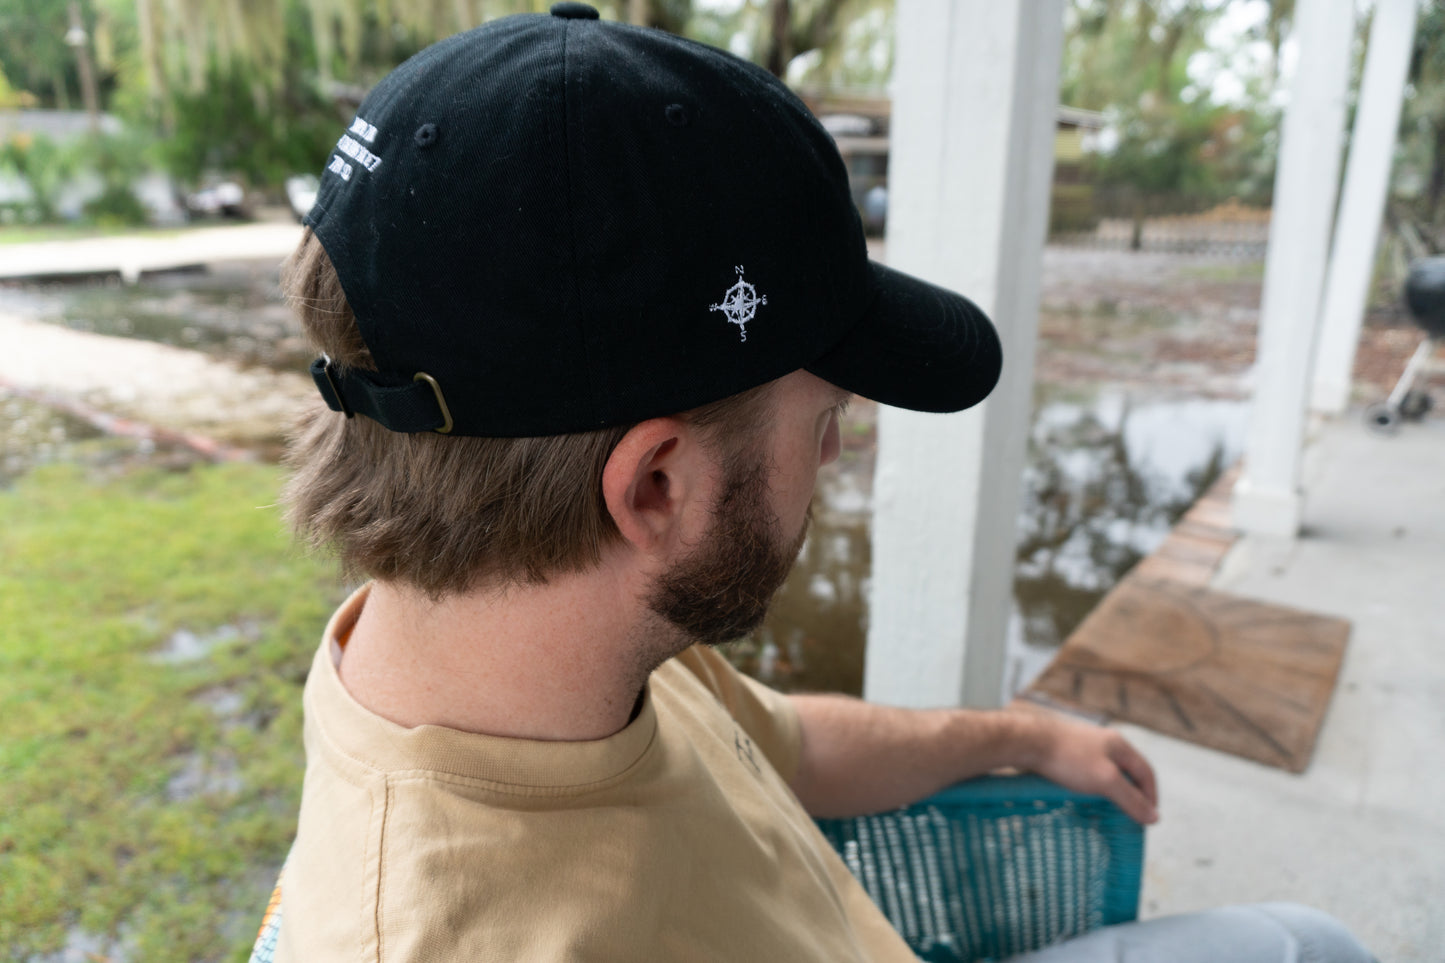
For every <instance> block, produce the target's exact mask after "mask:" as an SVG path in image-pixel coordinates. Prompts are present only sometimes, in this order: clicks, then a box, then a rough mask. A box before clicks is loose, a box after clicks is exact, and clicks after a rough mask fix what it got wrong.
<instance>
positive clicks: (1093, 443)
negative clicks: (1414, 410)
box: [0, 248, 1420, 692]
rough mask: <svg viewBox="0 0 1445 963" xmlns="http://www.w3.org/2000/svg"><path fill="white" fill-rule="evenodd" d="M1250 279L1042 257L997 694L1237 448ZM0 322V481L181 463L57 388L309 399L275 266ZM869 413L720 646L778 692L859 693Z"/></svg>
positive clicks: (1246, 366) (1200, 263)
mask: <svg viewBox="0 0 1445 963" xmlns="http://www.w3.org/2000/svg"><path fill="white" fill-rule="evenodd" d="M1261 275H1262V270H1261V265H1260V264H1259V262H1258V261H1253V260H1241V259H1237V258H1226V257H1218V256H1197V255H1177V254H1157V253H1130V252H1123V251H1101V250H1085V249H1069V248H1050V249H1049V250H1048V252H1047V253H1046V257H1045V285H1044V294H1043V309H1042V312H1041V317H1040V345H1039V351H1038V364H1037V370H1036V376H1037V379H1038V389H1037V392H1036V409H1035V417H1034V424H1033V429H1032V432H1031V435H1030V438H1029V463H1028V467H1027V469H1026V472H1025V478H1024V486H1025V488H1024V497H1023V509H1022V513H1021V516H1020V519H1019V529H1020V541H1019V550H1018V560H1017V569H1016V580H1015V601H1016V608H1015V615H1014V619H1013V625H1012V628H1011V631H1010V646H1011V651H1012V653H1013V656H1012V660H1011V666H1010V669H1009V673H1008V681H1009V684H1010V686H1011V688H1013V689H1017V688H1020V687H1022V686H1023V685H1026V684H1027V683H1028V682H1029V681H1030V680H1031V679H1032V677H1033V675H1034V674H1036V673H1037V672H1038V671H1039V670H1040V669H1041V668H1042V667H1043V665H1044V664H1045V663H1046V662H1047V660H1048V658H1049V657H1050V656H1051V654H1052V652H1053V650H1054V648H1056V647H1057V646H1058V644H1060V642H1062V640H1063V639H1064V638H1065V637H1066V636H1067V635H1068V634H1069V632H1071V631H1072V629H1073V628H1074V626H1076V625H1077V624H1078V622H1079V621H1080V620H1081V619H1082V618H1083V616H1084V615H1085V614H1087V613H1088V611H1089V610H1090V609H1092V608H1093V606H1094V605H1095V603H1096V602H1097V601H1098V599H1099V598H1101V597H1102V596H1103V594H1104V593H1105V592H1107V591H1108V589H1109V588H1111V587H1112V586H1113V585H1114V584H1115V582H1117V580H1118V579H1119V578H1120V577H1121V576H1122V574H1123V573H1124V572H1125V571H1127V570H1128V568H1129V567H1130V566H1132V565H1133V564H1134V563H1135V562H1136V561H1138V560H1139V559H1140V558H1141V557H1143V556H1144V555H1146V554H1148V553H1149V552H1150V551H1151V550H1152V549H1153V548H1154V547H1155V546H1156V545H1157V544H1158V543H1159V542H1160V541H1162V540H1163V538H1164V537H1165V535H1166V534H1167V533H1168V530H1169V528H1170V526H1171V525H1172V524H1173V522H1174V521H1175V519H1177V517H1178V516H1179V515H1180V514H1181V513H1182V512H1183V511H1184V510H1185V509H1187V508H1188V506H1189V505H1190V504H1191V503H1192V502H1193V501H1194V500H1195V498H1197V497H1198V495H1199V494H1200V493H1201V492H1202V491H1203V490H1204V489H1205V488H1206V487H1207V486H1208V485H1209V484H1210V483H1211V482H1212V481H1213V480H1214V478H1215V477H1217V475H1218V473H1219V472H1220V471H1222V470H1223V469H1224V468H1225V467H1227V466H1228V465H1229V464H1230V463H1232V462H1233V461H1234V460H1235V459H1236V458H1237V457H1238V454H1239V451H1240V449H1241V446H1242V443H1243V432H1244V427H1245V423H1246V418H1247V407H1246V403H1245V399H1246V398H1247V396H1248V392H1249V377H1250V366H1251V364H1252V361H1253V353H1254V337H1255V324H1256V319H1257V314H1258V305H1259V297H1260V281H1261ZM35 321H40V322H44V324H43V325H36V324H34V323H33V322H35ZM0 322H3V323H4V324H6V325H8V327H7V329H6V339H7V341H9V342H10V343H11V345H12V348H11V351H12V352H13V351H14V350H15V347H14V346H15V345H16V344H19V346H20V350H24V348H25V346H26V345H27V344H28V345H31V347H32V348H33V349H34V350H35V351H36V358H37V359H38V360H36V361H35V362H33V363H18V364H17V363H14V362H13V361H12V365H11V368H10V369H8V370H7V369H5V367H4V363H5V362H4V359H0V485H3V484H5V483H7V480H8V479H11V478H14V477H16V476H17V475H18V474H19V473H22V472H24V471H26V470H28V469H29V468H30V467H31V466H33V465H35V464H39V463H42V462H46V461H54V460H57V459H66V458H86V459H90V460H101V461H106V460H109V461H116V462H124V461H126V460H134V459H166V460H167V461H168V463H170V464H173V465H183V464H184V463H185V462H186V461H187V460H188V459H193V458H196V457H200V456H199V455H198V454H197V453H196V449H195V448H194V446H191V447H188V446H187V444H184V443H179V442H177V443H172V440H168V439H169V438H170V436H164V437H162V438H161V440H160V441H159V442H158V441H157V440H156V438H155V437H154V436H152V437H140V436H138V437H132V438H129V439H127V438H110V439H108V440H105V441H104V442H103V443H100V444H97V442H96V436H98V435H100V434H102V432H101V431H100V430H99V429H98V428H97V427H96V424H97V423H98V422H97V419H96V418H94V417H75V416H73V415H72V414H66V413H64V412H62V411H59V410H57V408H56V407H55V405H54V404H52V403H50V401H53V400H54V398H55V397H56V396H57V393H60V394H64V395H66V396H67V397H79V398H81V399H82V400H83V401H84V402H85V404H84V405H82V406H81V408H80V409H75V408H72V409H71V410H72V411H75V410H79V411H80V412H81V414H82V415H85V412H86V411H87V410H88V411H90V412H116V413H120V414H123V415H125V416H127V417H129V418H133V419H139V420H141V421H142V422H145V423H160V424H163V425H165V426H166V427H167V428H168V429H170V430H171V431H172V432H179V433H185V432H200V433H203V434H206V435H208V436H213V437H220V438H223V439H225V440H227V441H229V442H231V443H233V444H240V445H243V446H250V447H251V449H253V450H255V451H257V452H259V453H260V454H261V455H262V456H263V457H274V456H275V454H276V451H277V439H278V437H279V433H280V428H281V426H282V424H283V423H284V421H285V415H284V412H285V411H288V410H291V409H293V408H294V406H295V405H296V404H297V403H298V400H299V399H302V398H309V394H310V392H311V388H310V385H309V379H307V378H306V377H305V376H304V374H303V373H302V372H304V368H305V365H306V363H307V362H308V361H309V360H310V356H309V353H308V352H307V351H306V349H305V345H304V343H303V341H302V339H301V338H300V334H299V330H298V329H297V326H296V324H295V322H294V321H293V320H292V318H291V317H290V315H289V312H288V311H287V309H286V307H285V306H284V304H283V303H282V301H281V298H280V293H279V289H278V287H277V283H276V268H275V265H274V264H273V263H245V262H233V263H228V264H221V265H215V266H213V267H212V268H211V269H210V270H208V271H204V272H176V273H171V274H164V275H158V276H152V277H147V278H146V279H144V280H143V281H142V283H141V284H139V285H136V286H132V287H125V286H121V285H120V284H119V282H117V281H113V280H112V281H105V280H99V281H89V282H72V283H65V284H60V283H55V284H46V285H16V284H9V285H0ZM64 331H68V332H74V333H75V334H74V336H73V337H72V336H66V337H60V332H64ZM97 336H99V337H97ZM116 337H120V338H124V339H126V340H125V341H124V342H119V341H116V340H115V338H116ZM47 338H49V340H48V341H47ZM57 339H58V340H57ZM1419 339H1420V332H1419V331H1418V329H1416V328H1414V327H1412V326H1411V325H1409V324H1408V322H1407V321H1405V320H1404V319H1403V318H1401V317H1399V316H1398V315H1392V314H1391V313H1390V312H1389V311H1384V312H1380V313H1378V314H1377V316H1376V317H1375V318H1374V323H1373V324H1372V325H1371V326H1369V327H1367V329H1366V332H1365V336H1364V340H1363V343H1362V348H1361V355H1360V364H1359V366H1358V370H1357V376H1358V377H1359V378H1361V379H1363V380H1362V382H1361V391H1362V392H1363V393H1364V395H1366V396H1367V397H1368V398H1369V400H1373V398H1377V397H1382V396H1383V395H1384V394H1385V393H1386V392H1387V391H1388V389H1389V387H1390V386H1391V385H1392V384H1393V382H1394V379H1395V378H1396V377H1398V375H1399V372H1400V371H1401V370H1402V369H1403V366H1404V362H1405V359H1406V357H1408V355H1409V353H1410V352H1411V351H1412V350H1413V348H1414V346H1415V345H1416V344H1417V343H1418V341H1419ZM141 344H148V345H149V347H147V348H141V347H140V345H141ZM122 346H124V347H125V351H124V352H123V351H122ZM126 352H129V353H126ZM57 356H59V357H60V359H61V360H60V361H57V360H56V357H57ZM62 362H63V363H62ZM66 364H69V367H67V366H66ZM7 385H8V388H7ZM875 418H876V411H875V409H874V407H873V405H871V404H870V403H867V402H861V401H860V402H857V403H855V404H854V405H853V407H852V408H851V409H850V411H849V413H848V416H847V420H846V423H845V425H844V430H843V434H844V451H843V456H842V457H841V458H840V459H839V461H838V463H837V464H836V465H834V466H831V467H830V468H829V469H828V470H827V471H826V472H825V474H824V476H823V478H822V480H821V485H820V497H819V500H818V505H817V509H816V513H815V514H816V522H815V527H814V530H813V533H812V535H811V537H810V538H809V540H808V543H807V545H806V546H805V548H804V552H803V556H802V558H801V560H800V563H799V566H798V568H797V569H796V570H795V572H794V573H793V576H792V577H791V578H790V580H789V582H788V584H787V585H786V586H785V587H784V589H783V591H782V593H781V594H780V597H779V598H778V601H777V604H776V606H775V608H774V611H773V614H772V615H771V616H770V618H769V621H768V623H767V624H766V626H765V627H764V629H763V630H762V631H761V632H760V633H759V634H758V636H757V637H756V639H753V640H750V641H747V642H744V643H739V644H738V645H737V646H736V647H735V649H734V652H733V657H734V659H735V660H736V661H737V662H739V663H740V664H742V665H743V666H744V667H746V668H748V669H749V670H751V671H753V672H755V673H756V674H757V675H758V676H759V677H761V678H763V679H765V680H767V681H770V682H772V683H773V684H775V685H777V686H779V687H781V688H808V689H835V690H841V691H851V692H858V691H860V689H861V686H862V677H863V638H864V633H865V631H866V624H867V606H866V602H865V599H866V596H867V576H868V571H869V564H870V558H869V542H868V522H869V515H870V503H871V483H872V467H873V443H874V432H875Z"/></svg>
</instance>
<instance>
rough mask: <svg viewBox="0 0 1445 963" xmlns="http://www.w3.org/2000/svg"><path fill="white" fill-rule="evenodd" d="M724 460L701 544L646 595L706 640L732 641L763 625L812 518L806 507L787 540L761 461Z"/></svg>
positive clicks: (690, 632) (662, 611)
mask: <svg viewBox="0 0 1445 963" xmlns="http://www.w3.org/2000/svg"><path fill="white" fill-rule="evenodd" d="M730 461H731V464H730V465H729V466H728V468H727V476H726V478H725V479H724V484H723V491H722V494H721V495H720V496H719V497H718V501H717V504H716V505H715V506H714V507H713V521H712V525H711V526H710V527H709V528H708V531H707V534H706V535H705V536H704V537H703V540H702V543H701V544H700V545H698V547H697V548H696V549H694V550H693V552H692V553H691V554H690V555H688V556H687V557H686V558H684V559H683V560H682V561H681V562H679V563H678V564H677V566H676V567H675V568H674V569H673V570H672V571H671V572H669V573H668V574H666V575H664V576H662V577H661V578H660V579H658V581H657V585H656V587H655V589H654V591H653V593H652V597H651V598H650V599H649V600H648V604H649V605H650V606H651V608H652V611H653V612H655V613H657V614H658V615H660V616H662V618H664V619H666V620H667V621H668V622H669V623H671V624H672V625H673V626H674V627H675V628H677V629H678V630H679V631H681V632H682V633H683V634H684V635H686V636H687V637H688V638H689V639H690V640H692V641H694V642H701V643H703V644H704V645H721V644H722V643H724V642H732V641H733V640H735V639H739V638H742V637H743V636H745V635H747V634H748V633H749V632H751V631H753V630H754V629H756V628H757V627H758V626H759V625H761V624H762V621H763V618H764V616H766V615H767V614H768V606H769V605H771V604H772V601H773V596H774V595H775V594H777V591H778V589H779V588H781V587H782V585H783V582H784V580H786V579H787V577H788V572H789V571H791V570H792V568H793V563H794V562H795V561H797V558H798V552H799V551H800V550H801V549H802V547H803V540H804V539H805V538H806V537H807V534H808V525H809V523H811V522H812V518H813V510H812V508H811V506H810V507H809V509H808V515H807V517H806V518H805V520H804V522H803V527H802V529H801V530H800V531H799V532H798V534H797V536H796V537H794V538H793V539H791V541H785V536H784V535H783V533H782V531H781V528H782V523H781V522H780V521H779V520H778V517H777V515H776V514H775V513H774V512H773V511H772V509H771V508H770V507H769V504H768V499H769V495H770V494H771V492H770V490H769V488H768V474H769V472H768V466H767V464H766V462H765V461H764V460H763V459H762V458H761V457H758V456H752V457H751V458H749V457H748V456H747V455H744V456H742V457H740V458H735V459H731V460H730Z"/></svg>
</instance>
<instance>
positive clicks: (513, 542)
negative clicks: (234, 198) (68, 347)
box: [282, 228, 772, 598]
mask: <svg viewBox="0 0 1445 963" xmlns="http://www.w3.org/2000/svg"><path fill="white" fill-rule="evenodd" d="M282 289H283V290H284V291H285V293H286V295H287V297H288V298H289V299H290V300H291V301H292V303H293V304H294V305H296V307H297V310H298V312H299V314H300V317H301V323H302V327H303V328H304V330H305V332H306V335H307V337H308V338H309V339H310V341H311V343H312V345H313V347H315V348H316V349H317V350H318V351H320V352H322V353H324V354H326V355H327V356H329V357H330V358H331V360H332V361H333V362H334V363H336V364H337V365H340V366H341V367H343V368H346V367H354V368H360V369H365V370H370V371H374V370H376V365H375V363H374V362H373V360H372V357H371V352H370V350H369V349H368V348H367V347H366V343H365V342H364V341H363V340H362V337H361V332H360V331H359V330H358V328H357V326H356V318H355V316H354V315H353V314H352V310H351V306H350V304H348V303H347V300H346V295H345V293H344V292H343V291H342V289H341V281H340V279H339V278H338V277H337V275H336V269H335V268H334V267H333V266H332V264H331V259H330V258H329V257H328V256H327V254H326V251H325V250H324V249H323V248H322V247H321V243H320V242H319V241H317V240H316V238H315V237H314V236H313V235H312V233H311V230H310V228H307V230H306V232H305V234H304V236H303V238H302V241H301V244H300V246H298V247H297V249H296V251H295V253H293V254H292V255H291V257H290V258H289V259H288V260H287V262H286V264H285V266H284V267H283V269H282ZM771 399H772V392H771V390H770V386H769V385H762V386H760V387H757V388H753V389H751V390H749V391H745V392H743V393H741V394H737V395H733V396H732V397H730V398H725V399H723V400H721V401H717V402H714V403H712V404H709V405H705V406H703V407H701V408H697V409H694V410H693V411H690V412H686V413H683V417H685V418H687V420H688V421H689V422H691V423H692V424H694V425H696V426H697V427H699V428H700V429H702V431H703V437H704V441H705V442H706V443H707V444H709V445H710V446H712V447H713V449H714V450H715V451H717V452H719V454H721V455H722V456H723V457H724V458H725V459H730V458H735V457H736V456H737V455H738V454H739V453H740V452H741V451H743V450H745V449H747V448H748V447H749V446H750V445H752V444H753V443H754V440H755V439H756V438H757V436H758V434H759V432H760V430H761V428H760V426H762V425H765V424H766V423H767V413H768V407H769V405H770V403H771ZM631 428H632V425H617V426H613V427H610V428H602V429H599V430H596V431H587V432H578V433H575V434H567V435H551V436H545V437H536V438H473V437H451V436H445V435H439V434H437V433H435V432H430V431H428V432H419V433H416V434H405V433H399V432H392V431H389V430H388V429H386V428H384V427H382V426H381V425H380V424H378V423H377V422H375V421H373V420H371V419H370V418H367V417H364V416H358V417H353V418H347V417H344V416H342V415H341V414H339V413H337V412H334V411H332V410H331V409H330V408H328V407H326V406H325V405H324V404H322V403H321V402H320V401H318V402H317V403H316V404H315V405H313V406H312V407H311V408H310V409H308V410H307V412H306V413H305V414H304V415H303V416H302V417H301V419H300V421H299V422H298V424H297V426H296V428H295V430H294V432H293V434H292V437H291V440H290V444H289V446H288V450H287V454H286V462H287V464H288V466H289V467H290V468H291V469H292V475H291V478H290V480H289V481H288V483H287V485H286V488H285V490H284V492H283V493H282V501H283V502H284V504H285V506H286V518H287V521H288V522H289V523H290V524H291V526H292V527H293V528H294V529H295V530H296V532H297V533H298V534H299V535H301V536H302V537H303V538H305V539H306V540H307V541H309V542H310V543H311V544H312V545H313V546H315V547H318V548H327V547H329V548H331V549H333V550H334V551H335V552H336V553H337V555H338V556H339V557H340V559H341V562H342V564H343V565H344V567H345V568H346V570H347V571H348V572H349V573H351V574H365V575H367V576H370V577H372V578H376V579H381V580H384V581H394V582H402V583H406V584H409V585H412V586H414V587H416V588H418V589H421V590H422V591H424V592H426V593H427V594H428V595H431V596H432V597H434V598H435V597H440V596H443V595H447V594H451V593H456V592H464V591H467V590H469V589H472V588H474V587H476V586H478V585H481V584H487V583H492V584H506V583H518V582H520V583H536V582H541V581H545V580H546V579H547V578H548V577H549V576H552V575H557V574H561V573H565V572H574V571H581V570H583V569H586V568H588V567H590V566H592V565H595V564H597V562H598V561H600V559H601V552H602V549H603V548H604V547H605V546H606V545H607V544H608V543H609V542H611V541H613V540H614V539H617V538H620V537H621V535H620V534H619V532H618V530H617V526H616V524H615V523H614V522H613V520H612V516H611V514H610V513H609V512H608V510H607V505H606V503H605V501H604V499H603V496H602V470H603V468H604V467H605V466H606V464H607V459H608V458H609V457H610V456H611V454H612V451H613V449H614V448H616V446H617V444H618V442H620V441H621V440H622V437H623V436H624V435H625V434H627V432H628V431H629V430H630V429H631Z"/></svg>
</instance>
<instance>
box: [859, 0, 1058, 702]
mask: <svg viewBox="0 0 1445 963" xmlns="http://www.w3.org/2000/svg"><path fill="white" fill-rule="evenodd" d="M896 38H897V39H896V43H897V51H896V54H897V55H896V57H895V58H894V59H895V63H896V64H897V67H896V68H895V72H894V81H893V121H892V143H891V147H890V157H889V176H888V208H889V209H888V262H889V263H890V264H891V265H893V266H894V267H897V268H900V269H902V270H904V271H908V272H910V273H913V274H917V275H920V276H921V277H924V278H926V279H928V280H930V281H933V282H934V283H936V284H940V285H943V286H944V287H948V288H951V289H954V290H957V291H960V292H962V293H964V294H966V295H967V296H968V297H970V298H972V299H973V300H974V301H975V302H977V303H978V305H979V306H980V307H981V308H983V310H984V311H985V312H987V313H988V315H989V316H990V317H992V318H993V319H994V322H995V323H996V324H997V325H998V326H999V331H1000V334H1001V335H1002V337H1003V346H1004V374H1003V380H1002V382H1001V383H1000V384H999V386H998V388H996V389H995V390H994V393H993V395H992V396H991V398H990V399H989V400H988V401H987V402H985V403H984V404H983V405H982V406H980V407H979V408H976V409H973V410H970V411H967V412H962V413H960V414H956V415H927V414H918V413H914V412H905V411H900V410H898V409H893V408H883V409H881V410H880V413H879V418H878V439H879V441H878V467H877V471H876V475H875V479H874V489H873V490H874V513H873V579H872V595H871V603H870V616H869V626H868V653H867V660H866V665H865V670H864V683H863V692H864V696H865V697H866V698H868V699H870V700H875V701H879V702H884V703H889V704H892V705H908V706H942V705H959V704H964V705H973V706H996V705H998V704H999V703H1000V702H1001V699H1002V690H1003V669H1004V637H1005V630H1006V628H1007V625H1008V617H1009V611H1010V603H1011V598H1012V586H1013V560H1014V543H1015V537H1016V536H1015V521H1016V517H1017V515H1018V508H1019V495H1020V493H1019V487H1020V478H1021V474H1022V471H1023V461H1024V450H1025V440H1026V436H1027V433H1028V428H1029V422H1030V417H1029V414H1030V408H1031V404H1032V398H1031V394H1032V386H1033V365H1034V342H1035V340H1036V337H1037V333H1038V302H1039V275H1040V272H1041V268H1042V264H1041V262H1042V256H1043V242H1044V233H1045V228H1046V222H1047V217H1048V205H1049V182H1050V179H1051V177H1052V173H1053V145H1054V125H1055V115H1056V112H1057V106H1058V74H1059V57H1060V49H1061V44H1062V38H1063V3H1062V0H1033V2H1030V3H1026V4H1014V3H999V2H997V0H900V2H899V4H898V9H897V30H896Z"/></svg>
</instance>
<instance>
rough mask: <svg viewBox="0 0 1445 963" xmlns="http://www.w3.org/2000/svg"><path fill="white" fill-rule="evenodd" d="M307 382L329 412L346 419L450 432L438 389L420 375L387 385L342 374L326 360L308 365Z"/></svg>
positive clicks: (367, 375)
mask: <svg viewBox="0 0 1445 963" xmlns="http://www.w3.org/2000/svg"><path fill="white" fill-rule="evenodd" d="M310 370H311V380H312V381H314V382H316V389H317V390H318V391H320V392H321V397H322V398H323V399H324V400H325V401H326V405H327V407H329V408H330V409H331V410H332V411H339V412H342V413H343V414H345V415H346V417H348V418H350V417H351V416H352V415H353V414H361V415H366V417H368V418H371V419H372V420H374V421H377V422H380V423H381V424H382V425H383V426H384V427H386V428H389V429H390V430H392V431H402V432H417V431H435V432H438V433H440V434H447V433H448V432H450V431H451V430H452V414H451V411H450V410H448V408H447V403H446V399H445V398H444V397H443V396H442V389H441V385H439V384H437V381H436V379H435V378H433V377H432V376H431V375H429V374H427V373H426V372H424V371H419V372H417V374H416V376H415V377H414V378H413V379H412V380H411V381H410V382H408V383H404V384H399V385H388V384H383V383H382V382H380V381H378V380H376V377H375V375H374V374H373V373H372V372H370V371H361V370H358V369H356V368H350V369H347V370H345V371H344V372H343V370H342V369H341V368H340V367H339V366H337V365H336V364H333V363H332V362H331V361H330V359H328V358H317V359H316V360H315V361H313V362H311V369H310Z"/></svg>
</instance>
